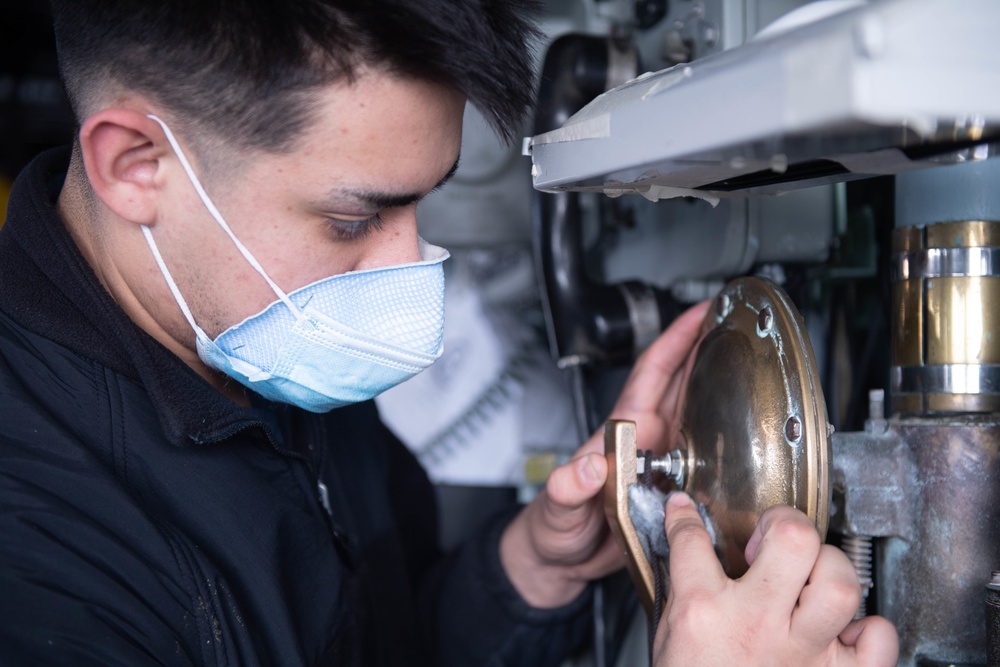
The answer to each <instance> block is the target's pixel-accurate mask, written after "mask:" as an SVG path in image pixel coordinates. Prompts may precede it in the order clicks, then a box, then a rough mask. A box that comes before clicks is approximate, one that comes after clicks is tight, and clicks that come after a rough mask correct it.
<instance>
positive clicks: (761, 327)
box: [757, 308, 774, 334]
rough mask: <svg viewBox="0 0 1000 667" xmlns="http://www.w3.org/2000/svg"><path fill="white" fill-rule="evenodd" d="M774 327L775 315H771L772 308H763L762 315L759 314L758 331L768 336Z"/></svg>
mask: <svg viewBox="0 0 1000 667" xmlns="http://www.w3.org/2000/svg"><path fill="white" fill-rule="evenodd" d="M773 325H774V315H772V314H771V309H770V308H761V309H760V313H758V314H757V330H758V331H759V332H760V333H762V334H766V333H767V332H769V331H770V330H771V327H772V326H773Z"/></svg>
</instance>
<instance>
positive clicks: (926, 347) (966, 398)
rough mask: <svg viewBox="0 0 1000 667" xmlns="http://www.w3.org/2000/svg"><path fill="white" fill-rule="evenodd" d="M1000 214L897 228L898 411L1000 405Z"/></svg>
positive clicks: (987, 409) (895, 363) (894, 339)
mask: <svg viewBox="0 0 1000 667" xmlns="http://www.w3.org/2000/svg"><path fill="white" fill-rule="evenodd" d="M996 304H1000V221H984V220H971V221H964V222H943V223H938V224H935V225H928V226H926V227H901V228H899V229H896V230H895V231H894V232H893V289H892V307H893V310H894V313H895V317H894V318H893V322H894V324H893V332H892V393H893V406H894V409H895V411H896V412H899V413H901V414H910V415H934V414H948V413H967V412H973V413H976V412H979V413H982V412H996V411H1000V309H998V308H997V307H996Z"/></svg>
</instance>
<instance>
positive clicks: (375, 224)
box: [326, 213, 384, 241]
mask: <svg viewBox="0 0 1000 667" xmlns="http://www.w3.org/2000/svg"><path fill="white" fill-rule="evenodd" d="M326 224H327V226H328V227H329V228H330V230H331V231H332V232H333V234H334V236H336V237H337V239H339V240H341V241H358V240H360V239H363V238H366V237H368V236H370V235H371V234H372V233H373V232H377V231H379V230H381V229H382V227H383V225H384V222H383V220H382V216H381V214H379V213H376V214H375V215H373V216H371V217H370V218H365V219H364V220H339V219H337V218H327V219H326Z"/></svg>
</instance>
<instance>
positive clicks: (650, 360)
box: [612, 302, 709, 419]
mask: <svg viewBox="0 0 1000 667" xmlns="http://www.w3.org/2000/svg"><path fill="white" fill-rule="evenodd" d="M708 305H709V304H708V302H704V303H700V304H698V305H697V306H693V307H692V308H689V309H688V310H687V311H685V312H684V313H682V314H681V316H680V317H678V318H677V319H676V320H674V322H673V323H672V324H671V325H670V326H669V327H668V328H667V330H666V331H664V332H663V333H662V334H660V337H659V338H657V339H656V340H655V341H654V342H653V344H652V345H650V346H649V348H648V349H647V350H646V351H645V352H644V353H643V354H642V356H641V357H640V358H639V360H638V361H637V362H636V365H635V368H633V369H632V374H631V375H630V376H629V379H628V381H627V382H626V383H625V388H624V389H623V391H622V395H621V397H620V398H619V399H618V403H617V404H616V406H615V412H614V413H612V414H615V415H616V416H619V414H620V417H621V418H626V419H627V418H628V417H629V414H631V413H637V412H643V411H653V410H655V409H656V408H657V406H659V404H660V401H661V400H662V399H663V396H664V394H665V393H666V391H667V387H668V386H669V385H670V382H671V380H672V379H673V377H674V375H675V374H676V373H677V371H678V370H680V369H681V368H683V367H684V362H685V360H686V359H687V355H688V352H690V351H691V348H692V347H693V346H694V344H695V342H697V340H698V334H699V331H700V330H701V323H702V320H704V319H705V313H706V311H707V310H708Z"/></svg>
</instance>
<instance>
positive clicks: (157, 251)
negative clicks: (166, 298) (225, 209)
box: [142, 225, 208, 338]
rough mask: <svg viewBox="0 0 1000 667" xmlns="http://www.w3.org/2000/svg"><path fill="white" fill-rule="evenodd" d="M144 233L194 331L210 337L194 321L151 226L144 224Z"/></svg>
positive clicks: (161, 271) (171, 290)
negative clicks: (164, 259)
mask: <svg viewBox="0 0 1000 667" xmlns="http://www.w3.org/2000/svg"><path fill="white" fill-rule="evenodd" d="M142 234H143V236H145V237H146V243H147V244H148V245H149V249H150V250H152V251H153V258H154V259H156V264H157V266H159V267H160V273H162V274H163V278H164V279H165V280H166V281H167V287H169V288H170V292H171V293H172V294H173V295H174V301H176V302H177V305H178V306H180V309H181V312H182V313H184V317H186V318H187V321H188V324H190V325H191V328H192V329H194V332H195V333H196V334H198V335H199V336H204V337H205V338H208V336H207V335H206V334H205V332H204V331H203V330H202V329H201V327H199V326H198V325H197V324H196V323H195V321H194V315H192V314H191V309H190V308H188V305H187V301H185V300H184V297H183V296H181V291H180V289H179V288H178V287H177V283H175V282H174V277H173V276H172V275H170V269H168V268H167V264H166V262H164V261H163V256H162V255H161V254H160V249H159V248H157V247H156V241H154V240H153V232H151V231H150V230H149V226H147V225H142Z"/></svg>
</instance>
